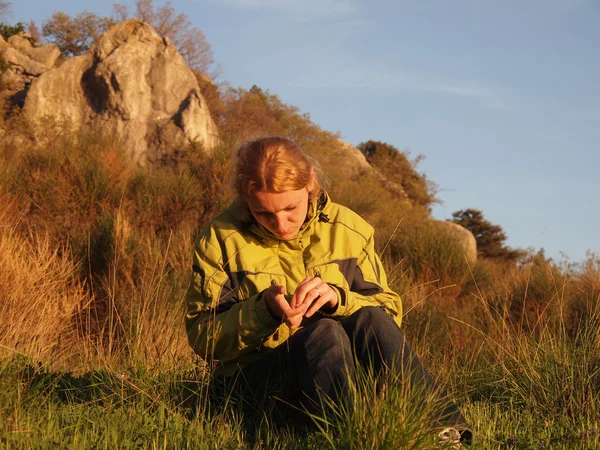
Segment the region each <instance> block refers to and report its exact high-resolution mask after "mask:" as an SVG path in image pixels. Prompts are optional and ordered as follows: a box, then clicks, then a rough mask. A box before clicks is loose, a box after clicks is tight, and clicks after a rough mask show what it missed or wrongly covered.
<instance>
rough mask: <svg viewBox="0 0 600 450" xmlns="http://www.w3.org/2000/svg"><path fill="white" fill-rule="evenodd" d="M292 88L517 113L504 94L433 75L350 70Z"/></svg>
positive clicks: (340, 71)
mask: <svg viewBox="0 0 600 450" xmlns="http://www.w3.org/2000/svg"><path fill="white" fill-rule="evenodd" d="M287 86H288V87H292V88H315V89H336V88H338V89H340V88H341V89H392V90H406V91H423V92H431V93H439V94H443V95H450V96H457V97H463V98H470V99H473V100H475V101H477V102H479V103H481V104H482V105H484V106H486V107H488V108H491V109H496V110H502V111H517V110H520V108H516V106H515V105H511V104H510V103H509V101H508V98H509V95H508V93H507V92H503V90H501V89H499V88H497V87H493V86H487V85H485V84H483V83H479V82H475V81H454V80H447V79H442V78H439V77H433V76H431V75H427V74H422V73H416V72H411V71H406V72H375V71H369V70H365V69H357V70H354V69H346V70H338V71H333V73H332V72H329V73H328V74H319V75H316V76H315V78H311V79H307V78H305V79H304V80H299V81H296V82H290V83H287Z"/></svg>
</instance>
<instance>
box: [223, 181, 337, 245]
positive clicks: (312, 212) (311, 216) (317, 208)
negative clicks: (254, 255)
mask: <svg viewBox="0 0 600 450" xmlns="http://www.w3.org/2000/svg"><path fill="white" fill-rule="evenodd" d="M329 201H330V200H329V195H328V194H327V192H325V191H321V192H320V194H319V195H318V197H317V198H316V199H314V200H313V201H311V202H310V203H309V204H308V212H307V214H306V220H305V221H304V223H303V224H302V227H300V231H299V232H298V235H297V236H296V237H295V238H293V239H291V240H290V241H295V240H299V239H301V238H302V237H303V236H304V235H311V234H312V233H313V232H314V223H315V222H316V221H317V220H318V219H319V218H320V217H321V218H322V217H323V216H322V215H323V209H324V208H325V206H326V205H327V203H329ZM227 212H228V213H229V214H231V216H233V218H234V219H236V220H237V221H238V222H240V225H241V227H240V228H241V229H242V230H249V231H251V232H252V233H254V234H255V235H257V236H258V237H259V238H260V239H261V240H262V241H263V242H264V243H265V244H267V245H276V244H278V243H280V242H281V240H280V239H278V238H277V237H276V236H274V235H273V233H271V232H270V231H269V230H267V229H266V228H265V227H263V226H262V225H261V224H259V223H258V222H257V221H256V219H255V218H254V216H253V215H252V213H251V212H250V209H249V208H248V204H247V203H246V201H245V200H244V199H242V198H240V197H237V198H236V199H235V200H234V201H233V202H232V203H231V205H230V206H229V208H227ZM325 218H327V216H325ZM327 221H328V218H327Z"/></svg>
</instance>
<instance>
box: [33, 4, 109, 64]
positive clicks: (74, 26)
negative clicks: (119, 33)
mask: <svg viewBox="0 0 600 450" xmlns="http://www.w3.org/2000/svg"><path fill="white" fill-rule="evenodd" d="M114 23H115V22H114V20H113V19H111V18H109V17H100V16H98V15H97V14H94V13H91V12H89V11H84V12H82V13H79V14H77V16H75V17H74V18H73V17H71V16H69V15H68V14H66V13H64V12H60V11H59V12H56V13H54V14H52V16H51V17H50V19H49V20H48V21H47V22H46V23H44V26H43V27H42V33H43V35H44V37H46V38H48V41H49V42H51V43H53V44H56V45H57V47H58V48H59V49H60V51H61V52H62V53H63V54H65V55H67V56H77V55H82V54H84V53H85V52H87V51H88V50H89V49H90V47H91V46H92V44H93V43H94V41H95V40H96V39H98V38H99V37H100V36H102V33H104V32H105V31H106V30H107V29H109V28H110V27H111V26H112V25H114Z"/></svg>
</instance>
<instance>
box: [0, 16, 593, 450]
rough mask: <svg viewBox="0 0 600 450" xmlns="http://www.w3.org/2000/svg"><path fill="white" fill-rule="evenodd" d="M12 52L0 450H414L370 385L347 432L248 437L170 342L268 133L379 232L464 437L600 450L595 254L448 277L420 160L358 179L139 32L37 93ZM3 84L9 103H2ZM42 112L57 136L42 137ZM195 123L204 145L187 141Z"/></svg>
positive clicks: (268, 100)
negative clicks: (195, 254)
mask: <svg viewBox="0 0 600 450" xmlns="http://www.w3.org/2000/svg"><path fill="white" fill-rule="evenodd" d="M140 36H142V37H143V39H142V38H140ZM17 41H18V39H12V40H11V41H8V43H7V42H4V41H0V58H3V59H0V70H1V71H2V74H1V75H0V77H1V78H0V86H3V88H2V89H3V90H2V91H0V97H2V98H3V99H4V100H5V101H4V104H3V107H2V114H1V116H0V138H1V139H0V205H1V206H2V207H1V208H0V267H1V268H2V270H0V442H1V443H2V445H7V446H9V447H14V448H37V447H42V446H44V445H46V446H48V445H49V446H57V447H61V446H69V445H71V446H73V447H76V448H79V447H81V448H89V447H106V448H119V447H120V448H123V447H131V448H138V447H151V446H156V447H158V446H161V447H166V448H184V447H189V448H198V447H203V448H257V449H258V448H299V449H300V448H303V449H304V448H313V449H321V448H353V449H354V448H358V449H362V448H365V449H366V448H381V449H384V448H415V449H419V448H424V449H426V448H431V442H430V441H429V440H428V439H429V435H430V434H431V430H430V429H429V428H428V426H427V422H426V418H425V415H426V414H427V410H426V408H425V409H422V408H419V409H418V410H415V409H414V408H413V409H411V408H409V407H408V406H407V405H411V404H414V402H411V401H410V398H408V399H407V396H406V395H407V394H406V392H404V391H403V390H402V388H401V387H398V386H395V385H394V384H393V383H392V382H389V383H388V382H387V381H386V380H384V381H381V380H378V381H377V382H378V383H379V382H381V383H383V388H382V389H381V390H377V389H373V387H374V386H376V383H375V381H374V380H371V379H369V378H368V376H366V378H365V381H364V383H365V386H363V387H364V392H365V394H364V396H363V397H358V398H357V400H356V405H355V410H354V412H349V411H339V412H338V414H334V415H333V416H328V415H327V414H326V413H325V412H323V414H322V416H318V417H316V418H315V420H316V423H317V424H318V425H317V426H316V428H314V427H313V428H310V429H309V430H304V429H302V430H299V429H297V428H295V427H294V426H293V424H292V425H290V424H287V425H284V426H281V427H279V426H275V425H274V424H273V419H274V417H271V416H269V415H268V414H266V415H265V417H264V418H261V420H260V421H257V422H252V421H249V420H248V419H247V418H245V417H244V416H243V415H242V412H241V409H240V408H239V406H240V405H238V404H232V403H230V401H231V398H230V397H228V396H226V395H225V396H220V397H219V396H217V395H215V394H214V393H211V391H210V390H209V387H208V386H209V383H210V368H208V367H206V365H205V364H204V362H203V361H201V360H199V359H198V358H197V357H195V356H194V355H192V353H191V351H190V349H189V345H188V343H187V339H186V336H185V333H184V330H183V315H184V309H185V305H184V302H183V296H184V293H185V290H186V287H187V285H188V282H189V274H190V262H191V252H192V247H193V243H194V239H195V237H196V236H197V234H198V232H199V230H201V229H202V227H204V226H205V225H206V224H207V223H208V221H209V220H210V219H211V218H212V217H214V215H215V214H217V213H218V212H219V211H221V210H222V209H223V208H224V207H226V206H227V205H228V203H229V202H230V201H231V199H232V193H231V189H230V182H229V177H230V173H231V169H232V154H233V153H234V152H235V150H236V149H237V148H238V147H239V145H240V144H241V143H242V142H244V141H246V140H248V139H252V138H254V137H257V136H263V135H282V136H286V137H289V138H291V139H293V140H295V141H296V142H298V143H299V144H300V145H301V146H302V148H304V149H305V150H306V151H307V152H308V153H309V154H310V155H311V156H312V157H313V158H315V159H316V160H317V161H318V162H319V164H320V166H321V169H322V174H319V176H320V177H321V178H322V180H323V184H324V185H325V186H326V187H327V189H328V191H329V193H330V194H331V196H332V197H333V198H334V199H335V200H336V201H339V202H341V203H343V204H346V205H348V206H349V207H351V208H352V209H354V210H355V211H357V212H358V213H359V214H361V215H362V216H363V217H365V218H366V219H367V220H368V221H369V222H371V223H372V224H373V225H374V226H375V228H376V230H377V235H376V238H377V246H378V248H377V250H378V252H379V253H380V254H381V256H382V259H383V261H384V265H385V268H386V271H387V274H388V279H389V283H390V286H391V287H392V288H393V289H394V290H396V291H397V292H398V293H399V294H401V296H402V298H403V304H404V314H405V315H404V321H403V330H404V333H405V334H406V335H407V336H408V338H409V340H410V341H411V342H412V343H413V347H414V348H415V349H416V351H417V352H418V353H419V354H420V355H421V356H422V358H423V359H424V360H425V361H426V363H427V366H428V367H430V368H431V371H432V372H433V374H434V375H435V376H436V377H437V378H438V379H440V380H441V381H442V382H444V384H445V385H446V386H447V387H448V389H449V391H450V393H451V394H452V396H453V397H454V398H456V399H457V401H458V402H459V404H460V405H461V408H462V409H463V410H464V411H465V414H466V415H467V418H468V419H469V420H470V421H471V423H473V424H474V426H475V427H476V429H477V433H478V435H477V438H476V443H475V445H474V448H484V449H490V448H546V447H545V446H546V445H548V446H552V447H551V448H581V449H583V448H597V447H598V445H600V443H599V436H598V433H597V432H596V430H597V429H598V426H600V421H599V419H598V417H600V416H599V413H600V408H599V405H598V401H597V392H598V389H600V372H599V371H598V367H600V366H599V363H600V354H599V351H598V349H599V348H600V332H599V330H600V327H598V322H599V320H600V312H599V311H598V305H599V304H600V302H599V300H600V296H599V295H600V294H599V293H600V263H599V261H598V259H597V258H595V257H594V256H593V255H591V256H590V258H589V259H588V260H587V261H585V262H584V263H582V264H581V265H580V266H577V267H563V266H559V265H557V264H556V263H554V262H553V261H551V260H548V259H546V258H545V257H544V255H543V254H537V255H533V254H531V255H528V257H526V258H523V259H522V260H520V261H518V262H514V261H504V260H499V259H493V258H468V257H465V252H464V246H463V245H462V244H460V239H457V238H456V235H455V234H453V232H452V231H451V230H446V231H443V230H442V229H441V228H440V227H439V224H438V223H436V222H435V221H432V220H431V216H430V212H429V206H430V205H431V202H433V201H435V192H434V189H433V188H432V185H431V184H428V180H427V178H426V177H425V176H424V175H423V174H421V173H419V172H418V167H417V161H415V160H412V161H411V160H410V158H409V156H408V155H406V154H404V153H402V152H399V151H398V153H397V154H396V153H394V152H396V151H397V149H395V148H394V147H392V146H390V145H388V144H385V145H384V146H383V147H381V145H380V146H379V147H378V148H379V149H381V148H384V149H385V152H383V151H380V150H378V151H379V152H380V153H379V157H381V158H382V159H374V158H373V154H372V150H369V151H367V150H368V148H369V146H368V145H367V144H369V143H365V145H364V146H360V145H359V146H358V147H361V149H362V150H363V151H362V152H361V150H359V149H358V147H354V146H352V145H350V144H348V143H346V142H343V141H342V140H341V139H340V138H339V136H337V135H335V134H334V133H331V132H328V131H326V130H323V129H321V128H320V127H319V126H318V125H317V124H315V123H314V122H313V121H312V120H311V119H310V117H309V116H308V114H303V113H301V112H300V111H299V109H298V108H297V107H294V106H291V105H287V104H285V103H284V102H282V101H281V99H280V98H279V97H278V96H277V95H275V94H273V93H271V92H269V91H268V90H266V89H263V88H260V87H257V86H253V87H251V88H250V89H243V88H231V87H223V86H219V85H217V84H215V83H214V82H213V81H212V80H211V79H210V78H209V77H207V76H206V75H204V74H202V73H201V72H199V71H197V70H188V69H189V68H185V67H181V64H180V63H181V61H182V59H181V56H180V55H179V54H178V53H177V52H176V51H174V50H173V48H172V47H170V46H169V43H168V42H167V40H166V39H164V38H162V37H160V36H158V35H157V34H156V33H154V31H152V30H151V29H149V26H147V25H145V24H142V23H141V22H139V21H130V22H123V23H121V24H120V25H116V28H113V29H111V30H109V31H107V34H105V37H103V38H102V39H100V40H99V41H98V42H97V43H96V44H94V46H92V47H91V48H90V49H89V52H87V53H84V54H82V55H80V56H73V57H67V55H62V56H60V58H56V59H55V61H54V62H53V63H52V64H50V63H49V67H46V68H44V70H41V69H40V73H38V74H34V73H32V72H31V71H28V70H30V69H26V68H25V65H24V64H25V63H24V62H14V61H17V60H16V59H11V58H12V56H10V55H11V54H12V55H14V54H15V52H17V53H19V58H21V56H22V55H26V54H29V53H31V52H32V49H34V48H38V47H34V46H32V47H31V48H29V47H27V48H29V50H27V51H24V53H20V51H19V50H15V48H16V47H15V44H14V42H17ZM18 42H21V41H18ZM23 45H25V46H26V44H23ZM146 46H149V47H150V48H151V50H152V52H150V51H149V50H148V47H146ZM39 48H42V47H39ZM107 49H110V50H107ZM119 49H120V50H119ZM45 51H46V50H45ZM47 51H48V52H53V54H55V52H54V50H52V49H50V50H47ZM7 52H8V55H9V58H7V57H6V55H7ZM120 52H123V53H124V55H125V56H124V58H126V60H125V62H126V61H127V58H134V57H139V59H138V60H136V61H138V62H139V64H138V65H136V68H143V70H142V69H139V70H137V71H135V72H136V73H132V71H131V70H129V69H128V68H127V67H125V68H124V69H123V68H122V66H123V65H127V64H124V62H123V60H121V61H120V62H119V61H118V60H117V59H111V58H116V57H117V56H118V53H120ZM34 53H35V52H34ZM175 53H177V54H175ZM90 55H92V56H90ZM26 56H27V55H26ZM27 57H28V58H29V59H31V58H32V57H31V56H27ZM169 58H173V60H174V61H175V62H176V63H177V64H179V68H180V69H181V71H175V70H173V69H171V68H172V67H173V66H172V65H170V64H172V63H173V61H172V60H169ZM155 60H160V61H159V62H160V64H158V63H157V61H155ZM19 61H21V60H19ZM23 61H25V60H23ZM38 62H39V61H38ZM40 64H41V63H40ZM75 66H77V67H79V68H78V69H77V70H74V71H72V72H68V73H70V74H71V75H65V74H66V73H67V69H69V67H75ZM165 67H169V69H168V70H167V69H165V70H163V69H164V68H165ZM137 72H139V73H137ZM22 76H24V77H25V78H23V77H22ZM172 76H173V77H176V79H175V80H173V79H170V78H169V77H172ZM5 77H7V78H5ZM16 77H21V78H18V80H20V81H18V83H16V82H15V83H13V84H11V86H13V87H14V86H17V89H19V90H17V91H8V88H6V86H7V85H8V84H6V81H7V80H16V79H17V78H16ZM128 77H130V78H131V77H138V78H135V79H136V80H138V81H139V84H140V85H143V86H142V87H139V91H135V90H132V89H133V88H132V87H131V86H133V85H134V84H129V85H128V84H127V83H126V80H128ZM86 82H88V84H86ZM176 82H177V83H178V84H184V85H185V89H184V90H181V91H177V92H178V94H177V96H176V97H177V98H176V99H175V100H173V99H171V98H169V95H168V94H169V92H171V91H170V90H169V89H170V88H169V89H166V88H165V85H167V86H169V87H170V86H171V85H172V84H176ZM57 85H60V87H58V86H57ZM55 86H57V87H56V90H54V87H55ZM85 86H88V87H91V86H93V87H94V89H91V88H90V89H88V90H87V91H86V89H85V88H84V87H85ZM127 86H129V87H127ZM97 89H99V91H98V90H97ZM192 91H193V96H191V97H190V95H189V94H190V92H192ZM117 93H120V94H119V95H117ZM34 94H35V95H36V96H37V97H36V100H35V102H34V100H32V99H33V97H30V95H34ZM76 94H77V95H76ZM80 94H81V95H80ZM134 94H135V95H134ZM99 99H102V101H100V100H99ZM136 99H137V100H139V99H143V103H144V105H145V106H146V107H145V108H141V107H138V106H139V105H137V106H136ZM95 100H98V102H97V103H94V101H95ZM140 101H141V100H140ZM19 102H21V103H19ZM52 102H56V103H52ZM44 103H45V105H44V108H46V109H45V111H57V115H58V113H63V112H65V111H71V113H69V114H71V116H70V117H69V119H68V120H67V121H65V120H63V119H64V117H63V118H61V117H57V116H53V117H47V116H46V117H40V116H39V111H40V110H41V106H40V105H42V104H44ZM18 105H21V106H23V108H18V107H15V106H18ZM28 105H36V106H35V107H33V106H28ZM64 105H71V106H73V108H71V109H70V110H69V109H67V108H63V106H64ZM148 105H149V106H148ZM33 110H35V111H33ZM73 111H75V112H73ZM206 114H209V116H208V117H206ZM201 115H202V116H203V117H204V118H203V119H200V116H201ZM209 119H210V120H209ZM66 122H68V123H66ZM207 123H213V125H214V130H215V132H214V133H213V132H211V133H209V134H210V136H209V137H204V138H203V137H202V136H207V135H202V133H201V132H200V131H199V130H201V129H203V130H206V129H207V127H208V128H211V129H212V126H210V125H206V124H207ZM140 127H141V128H140ZM203 127H204V128H203ZM140 130H142V131H143V132H142V131H140ZM217 135H218V139H216V136H217ZM213 138H214V140H213ZM373 138H374V139H376V138H377V137H376V136H375V137H373ZM132 139H134V140H137V141H136V142H137V143H138V144H141V145H139V146H135V145H134V147H133V149H134V150H132V147H131V140H132ZM369 142H371V141H369ZM373 143H375V144H377V145H379V144H382V143H377V141H373ZM375 144H374V145H375ZM144 152H148V155H149V157H140V155H143V154H144ZM386 152H387V153H386ZM390 152H391V153H390ZM381 155H384V156H381ZM390 155H391V156H390ZM369 158H371V162H372V164H370V163H369ZM542 446H544V447H542ZM549 448H550V447H549Z"/></svg>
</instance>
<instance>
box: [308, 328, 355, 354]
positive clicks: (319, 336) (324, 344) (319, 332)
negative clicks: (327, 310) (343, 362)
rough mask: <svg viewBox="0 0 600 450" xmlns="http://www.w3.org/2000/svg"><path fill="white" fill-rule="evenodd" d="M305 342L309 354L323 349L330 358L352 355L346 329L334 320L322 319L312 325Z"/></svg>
mask: <svg viewBox="0 0 600 450" xmlns="http://www.w3.org/2000/svg"><path fill="white" fill-rule="evenodd" d="M306 331H307V333H308V336H307V338H306V339H305V341H304V348H305V349H306V351H307V352H314V351H315V350H316V349H321V351H322V352H324V353H326V354H327V355H328V356H329V357H336V356H342V355H349V354H351V345H350V339H349V338H348V335H347V334H346V332H345V330H344V328H342V326H341V325H340V324H339V323H338V322H337V321H335V320H333V319H320V320H318V321H317V322H315V323H313V324H311V325H310V326H309V327H308V330H306Z"/></svg>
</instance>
